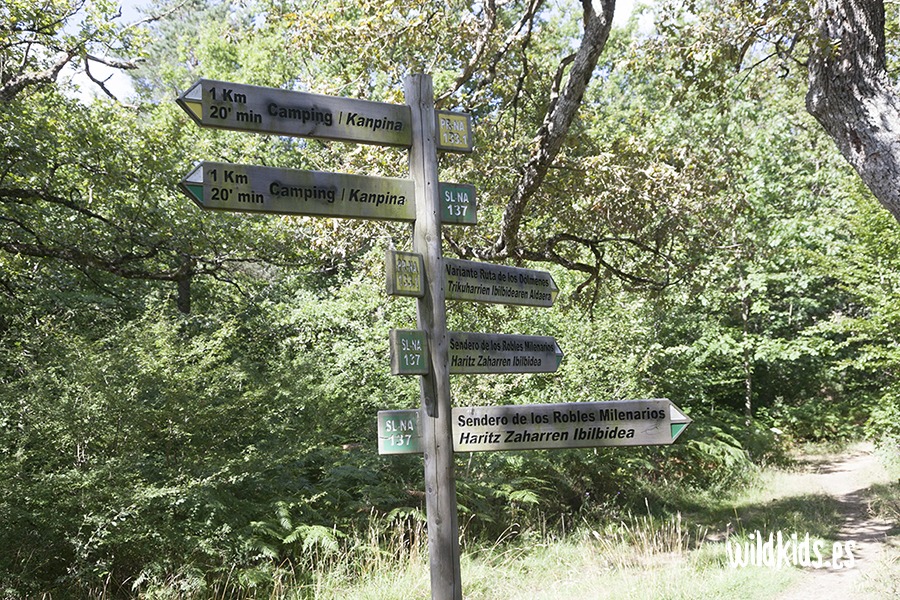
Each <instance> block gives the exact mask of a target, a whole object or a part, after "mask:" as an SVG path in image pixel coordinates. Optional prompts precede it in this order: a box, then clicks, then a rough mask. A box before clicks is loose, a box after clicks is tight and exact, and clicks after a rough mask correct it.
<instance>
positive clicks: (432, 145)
mask: <svg viewBox="0 0 900 600" xmlns="http://www.w3.org/2000/svg"><path fill="white" fill-rule="evenodd" d="M403 89H404V94H405V96H406V103H407V104H408V105H409V106H410V108H411V109H412V135H413V139H412V148H411V149H410V152H409V171H410V176H411V177H412V179H413V181H414V182H415V187H416V223H415V229H414V232H413V251H414V252H417V253H419V254H421V255H422V257H423V259H424V262H425V295H424V297H422V298H420V299H419V300H418V304H417V312H418V327H419V329H421V330H423V331H425V332H426V335H427V337H428V344H429V350H430V352H429V354H430V355H431V372H430V373H429V374H428V375H423V376H422V377H421V393H422V409H423V411H422V412H423V414H422V438H423V439H422V443H423V452H424V459H425V510H426V513H427V517H428V552H429V557H430V564H431V597H432V599H433V600H461V599H462V579H461V576H460V569H459V521H458V516H457V509H456V477H455V474H454V463H453V437H452V422H451V405H450V373H449V359H448V337H447V310H446V305H445V302H444V288H443V285H442V282H443V278H442V273H441V222H440V216H441V213H440V210H441V209H440V198H439V196H438V168H437V149H436V144H437V141H436V137H435V135H436V134H435V113H434V90H433V89H432V83H431V77H430V76H429V75H410V76H408V77H406V78H405V79H404V81H403Z"/></svg>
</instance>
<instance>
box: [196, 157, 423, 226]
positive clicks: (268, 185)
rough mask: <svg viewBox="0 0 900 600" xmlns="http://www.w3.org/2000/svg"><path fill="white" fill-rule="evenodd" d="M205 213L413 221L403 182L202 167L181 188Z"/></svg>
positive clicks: (409, 188) (408, 185)
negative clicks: (208, 211)
mask: <svg viewBox="0 0 900 600" xmlns="http://www.w3.org/2000/svg"><path fill="white" fill-rule="evenodd" d="M180 187H181V190H182V191H183V192H184V193H185V194H187V196H188V197H189V198H190V199H191V200H193V201H194V202H196V203H197V204H198V205H200V207H201V208H205V209H210V210H227V211H236V212H256V213H278V214H288V215H310V216H319V217H341V218H352V219H378V220H388V221H414V220H415V218H416V207H415V199H414V194H415V188H414V186H413V182H412V181H411V180H408V179H397V178H394V177H369V176H366V175H347V174H343V173H325V172H320V171H299V170H296V169H277V168H273V167H257V166H251V165H235V164H230V163H218V162H202V163H200V165H199V166H198V167H197V168H195V169H194V170H193V171H191V172H190V173H189V174H188V175H187V176H186V177H185V178H184V179H183V180H182V181H181V184H180Z"/></svg>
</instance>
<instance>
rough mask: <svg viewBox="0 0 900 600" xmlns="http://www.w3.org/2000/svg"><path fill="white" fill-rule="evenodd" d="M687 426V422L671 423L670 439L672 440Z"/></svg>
mask: <svg viewBox="0 0 900 600" xmlns="http://www.w3.org/2000/svg"><path fill="white" fill-rule="evenodd" d="M687 426H688V423H672V424H671V425H670V426H669V427H671V428H672V441H673V442H674V441H675V440H676V439H677V438H678V436H679V435H681V432H682V431H684V430H685V429H686V428H687Z"/></svg>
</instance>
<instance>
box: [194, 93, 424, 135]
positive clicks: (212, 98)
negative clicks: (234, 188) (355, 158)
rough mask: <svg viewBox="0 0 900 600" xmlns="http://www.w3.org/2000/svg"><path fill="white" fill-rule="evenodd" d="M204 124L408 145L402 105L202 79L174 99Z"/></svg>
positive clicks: (408, 131)
mask: <svg viewBox="0 0 900 600" xmlns="http://www.w3.org/2000/svg"><path fill="white" fill-rule="evenodd" d="M177 102H178V104H179V105H180V106H181V108H183V109H184V111H185V112H186V113H187V114H188V115H190V116H191V118H192V119H194V121H196V122H197V123H198V124H199V125H201V126H203V127H216V128H219V129H233V130H238V131H253V132H256V133H274V134H276V135H290V136H298V137H311V138H320V139H328V140H340V141H348V142H362V143H364V144H378V145H382V146H404V147H409V146H411V145H412V133H411V120H412V116H411V112H410V109H409V107H408V106H405V105H402V104H386V103H383V102H372V101H369V100H356V99H352V98H339V97H334V96H323V95H320V94H308V93H305V92H294V91H291V90H280V89H277V88H266V87H259V86H255V85H244V84H240V83H228V82H225V81H213V80H210V79H200V80H199V81H197V82H196V83H195V84H194V85H193V86H191V87H190V88H189V89H188V90H187V91H186V92H184V93H183V94H182V95H181V96H179V97H178V99H177Z"/></svg>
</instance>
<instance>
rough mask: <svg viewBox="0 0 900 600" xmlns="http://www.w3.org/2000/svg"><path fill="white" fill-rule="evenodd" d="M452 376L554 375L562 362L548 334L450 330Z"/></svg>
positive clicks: (557, 346)
mask: <svg viewBox="0 0 900 600" xmlns="http://www.w3.org/2000/svg"><path fill="white" fill-rule="evenodd" d="M448 335H449V337H450V373H451V374H455V375H458V374H464V373H555V372H556V370H557V369H558V368H559V364H560V363H561V362H562V359H563V352H562V350H560V348H559V344H557V343H556V340H555V339H553V338H552V337H550V336H547V335H512V334H508V333H469V332H463V331H450V332H448Z"/></svg>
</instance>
